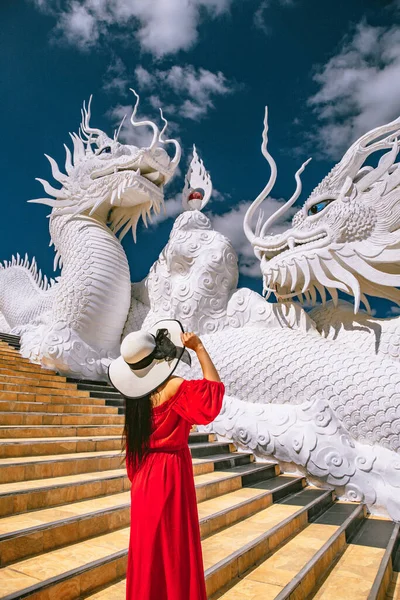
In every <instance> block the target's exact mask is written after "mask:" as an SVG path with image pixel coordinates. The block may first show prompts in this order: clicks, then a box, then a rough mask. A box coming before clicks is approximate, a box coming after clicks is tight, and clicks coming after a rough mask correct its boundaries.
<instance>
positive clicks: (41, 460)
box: [0, 444, 254, 483]
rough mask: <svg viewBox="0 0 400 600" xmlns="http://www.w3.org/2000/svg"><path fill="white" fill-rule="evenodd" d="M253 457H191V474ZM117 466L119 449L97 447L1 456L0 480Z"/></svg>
mask: <svg viewBox="0 0 400 600" xmlns="http://www.w3.org/2000/svg"><path fill="white" fill-rule="evenodd" d="M210 445H212V444H210ZM253 459H254V456H253V455H252V454H251V453H245V452H235V453H234V454H230V453H227V454H216V455H210V456H206V457H202V458H193V472H194V474H195V475H200V474H201V473H209V472H211V471H214V470H219V471H221V470H226V469H229V468H232V467H236V466H240V465H245V464H249V463H250V462H253ZM121 465H122V466H125V458H124V455H123V454H122V452H121V449H117V450H108V451H103V452H100V451H98V450H97V451H93V452H73V453H71V454H62V455H59V454H54V455H48V456H29V457H21V458H3V459H2V461H1V462H0V481H1V483H14V482H19V481H30V480H32V479H42V478H43V479H44V478H49V477H65V476H67V475H76V474H80V473H90V472H93V471H107V470H110V469H118V468H121Z"/></svg>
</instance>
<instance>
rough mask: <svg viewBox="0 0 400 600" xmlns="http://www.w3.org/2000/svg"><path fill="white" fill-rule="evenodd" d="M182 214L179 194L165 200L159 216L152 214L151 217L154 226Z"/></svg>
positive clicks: (180, 195) (180, 194)
mask: <svg viewBox="0 0 400 600" xmlns="http://www.w3.org/2000/svg"><path fill="white" fill-rule="evenodd" d="M182 212H183V206H182V193H181V192H180V193H179V194H177V195H176V196H175V198H166V200H165V210H164V209H161V212H160V214H158V215H156V214H154V213H152V215H151V217H152V220H153V224H154V225H158V224H159V223H162V222H163V221H166V220H167V219H175V218H176V217H177V216H178V215H180V214H181V213H182Z"/></svg>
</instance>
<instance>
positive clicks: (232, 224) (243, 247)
mask: <svg viewBox="0 0 400 600" xmlns="http://www.w3.org/2000/svg"><path fill="white" fill-rule="evenodd" d="M284 202H285V200H283V199H275V198H271V197H268V198H267V199H266V200H265V201H264V203H263V205H262V210H263V212H264V218H265V219H268V217H269V216H270V215H272V214H273V213H274V212H275V211H276V210H278V208H280V207H281V206H282V204H284ZM251 203H252V201H251V200H249V201H243V202H240V203H239V204H238V205H237V206H235V207H234V208H232V210H230V211H228V212H226V213H223V214H213V213H212V212H211V213H208V216H209V217H210V219H211V221H212V224H213V227H214V229H215V230H216V231H219V232H221V233H222V234H223V235H225V236H226V237H227V238H228V239H229V240H230V241H231V242H232V245H233V247H234V248H235V250H236V252H237V254H238V256H239V271H240V273H242V275H248V276H249V277H255V278H257V279H258V278H260V277H261V270H260V262H259V260H258V259H257V258H256V257H255V256H254V252H253V247H252V246H251V244H250V242H249V241H248V239H247V238H246V236H245V234H244V231H243V220H244V216H245V214H246V211H247V209H248V208H249V206H250V205H251ZM294 212H295V209H293V208H292V209H291V211H290V213H288V215H287V220H285V221H282V222H281V223H280V224H279V225H277V226H275V227H274V228H273V229H272V233H279V232H281V231H284V230H285V229H286V228H287V227H288V226H289V222H288V221H289V220H290V219H291V217H292V216H293V214H294ZM254 220H255V221H256V219H254Z"/></svg>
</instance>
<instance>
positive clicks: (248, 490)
mask: <svg viewBox="0 0 400 600" xmlns="http://www.w3.org/2000/svg"><path fill="white" fill-rule="evenodd" d="M276 479H279V480H280V485H281V486H284V485H288V484H290V483H292V482H293V481H295V480H296V479H297V478H296V477H286V476H285V475H278V477H277V478H276ZM269 493H271V490H265V489H260V488H256V487H252V486H246V487H242V488H239V489H238V490H234V491H232V492H228V493H226V494H223V495H222V496H217V497H216V498H210V499H209V500H204V501H203V502H200V503H199V504H198V506H197V510H198V514H199V518H200V520H202V519H207V518H209V517H210V516H211V515H212V514H214V513H215V512H216V511H218V512H220V511H223V510H226V509H229V508H232V507H233V506H235V505H237V504H240V503H241V502H245V501H248V500H252V499H254V498H258V497H260V496H263V495H267V494H269Z"/></svg>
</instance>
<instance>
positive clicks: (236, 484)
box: [0, 463, 279, 517]
mask: <svg viewBox="0 0 400 600" xmlns="http://www.w3.org/2000/svg"><path fill="white" fill-rule="evenodd" d="M277 474H279V468H278V466H277V465H257V464H255V463H249V464H245V465H240V466H238V467H233V468H230V469H227V470H225V471H212V472H209V473H203V474H201V475H197V476H195V486H196V496H197V500H198V502H202V501H204V500H208V499H210V498H215V497H216V496H220V495H222V494H224V493H226V492H227V491H233V490H236V489H239V488H241V487H243V486H247V485H250V484H251V483H253V482H258V481H263V480H265V479H270V478H271V477H275V476H276V475H277ZM129 486H130V481H129V479H128V477H127V474H126V469H125V465H124V467H123V468H121V469H110V470H108V471H102V472H98V471H96V472H90V473H82V474H77V475H68V476H64V477H50V478H46V479H32V480H30V481H18V482H15V483H4V484H0V517H1V516H8V515H11V514H17V513H22V512H25V511H27V510H35V509H38V508H44V507H50V506H61V505H62V504H66V503H68V502H71V501H73V502H75V501H77V500H83V499H87V498H95V497H99V496H104V495H106V494H112V493H117V492H121V491H124V490H126V489H128V488H129Z"/></svg>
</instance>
